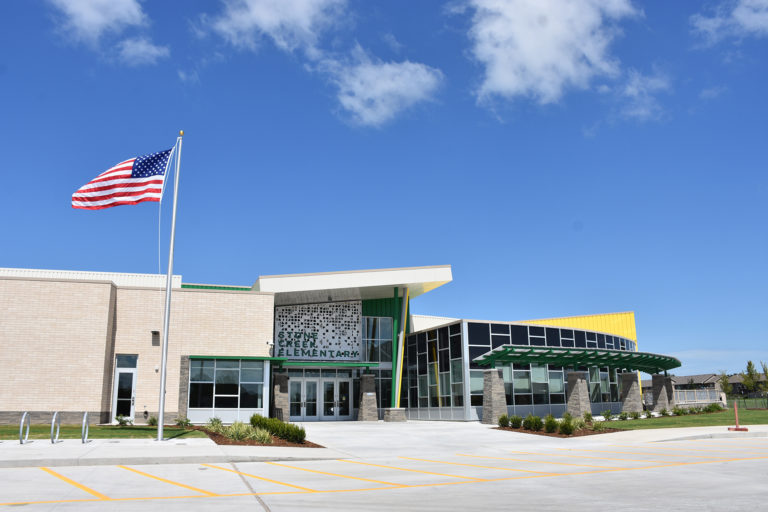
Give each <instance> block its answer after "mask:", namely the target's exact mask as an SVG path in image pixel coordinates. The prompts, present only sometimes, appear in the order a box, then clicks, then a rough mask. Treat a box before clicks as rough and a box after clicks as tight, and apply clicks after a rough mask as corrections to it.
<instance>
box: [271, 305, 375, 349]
mask: <svg viewBox="0 0 768 512" xmlns="http://www.w3.org/2000/svg"><path fill="white" fill-rule="evenodd" d="M361 347H362V304H361V302H360V301H347V302H331V303H325V304H302V305H297V306H279V307H276V308H275V356H276V357H287V358H288V359H293V360H304V361H312V360H317V361H360V359H361V357H362V351H361Z"/></svg>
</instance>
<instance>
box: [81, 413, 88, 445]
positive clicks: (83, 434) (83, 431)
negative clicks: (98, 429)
mask: <svg viewBox="0 0 768 512" xmlns="http://www.w3.org/2000/svg"><path fill="white" fill-rule="evenodd" d="M80 439H81V440H82V442H83V444H85V443H87V442H88V411H85V412H84V413H83V427H82V428H81V429H80Z"/></svg>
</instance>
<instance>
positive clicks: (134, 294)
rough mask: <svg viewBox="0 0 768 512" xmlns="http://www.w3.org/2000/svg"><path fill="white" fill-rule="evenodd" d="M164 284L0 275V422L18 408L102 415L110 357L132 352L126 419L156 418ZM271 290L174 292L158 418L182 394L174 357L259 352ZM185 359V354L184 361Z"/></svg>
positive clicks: (265, 350)
mask: <svg viewBox="0 0 768 512" xmlns="http://www.w3.org/2000/svg"><path fill="white" fill-rule="evenodd" d="M164 304H165V290H164V289H162V288H136V287H118V286H115V284H114V283H112V282H110V281H82V280H66V279H34V278H14V277H2V278H0V346H1V347H3V349H2V350H1V351H0V367H2V368H3V379H2V380H0V422H2V423H7V422H9V423H14V422H16V421H18V419H15V420H13V421H6V419H7V418H11V417H14V416H18V415H17V414H16V413H17V412H19V411H38V412H39V414H43V415H45V414H46V411H51V412H52V411H56V410H60V411H70V412H71V413H72V414H76V411H85V410H88V411H91V414H96V417H98V418H99V421H102V422H107V421H110V420H111V411H112V393H113V389H112V388H113V381H114V359H115V354H137V355H138V363H137V379H136V390H135V397H136V401H135V411H136V412H135V416H136V421H137V422H141V421H142V420H143V417H144V414H143V413H144V411H145V410H146V411H147V413H148V414H157V405H158V390H159V387H160V371H159V366H160V358H161V350H162V348H161V347H160V346H157V345H153V344H152V331H159V332H161V333H162V327H163V310H164ZM273 315H274V295H273V294H272V293H266V292H251V291H234V290H232V291H230V290H197V289H174V290H173V293H172V301H171V325H170V334H169V347H168V371H167V381H166V401H165V403H166V414H167V415H169V417H175V415H176V414H177V413H178V412H179V403H180V402H179V400H180V398H184V396H183V394H184V389H185V387H186V379H183V380H184V382H182V378H181V374H182V373H183V372H184V373H185V375H188V371H189V370H188V368H189V367H188V365H187V367H186V368H183V365H182V362H183V361H184V357H187V356H190V355H202V356H205V355H210V356H269V348H270V347H269V345H268V342H270V341H272V333H273ZM186 361H187V363H188V358H187V359H186Z"/></svg>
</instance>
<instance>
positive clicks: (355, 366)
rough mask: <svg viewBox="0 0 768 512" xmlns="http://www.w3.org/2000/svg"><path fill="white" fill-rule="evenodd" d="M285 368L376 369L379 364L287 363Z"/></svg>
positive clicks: (346, 362)
mask: <svg viewBox="0 0 768 512" xmlns="http://www.w3.org/2000/svg"><path fill="white" fill-rule="evenodd" d="M283 366H284V367H290V366H323V367H328V368H376V367H378V366H379V363H358V362H356V361H338V362H335V361H286V362H284V363H283Z"/></svg>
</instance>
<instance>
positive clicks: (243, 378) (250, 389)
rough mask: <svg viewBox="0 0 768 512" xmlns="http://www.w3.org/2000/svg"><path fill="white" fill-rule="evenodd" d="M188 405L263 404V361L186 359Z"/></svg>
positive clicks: (246, 406) (255, 406)
mask: <svg viewBox="0 0 768 512" xmlns="http://www.w3.org/2000/svg"><path fill="white" fill-rule="evenodd" d="M189 407H190V409H196V408H204V409H207V408H211V407H215V408H217V409H237V408H241V409H260V408H262V407H264V361H253V360H238V359H192V360H191V361H190V362H189Z"/></svg>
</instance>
